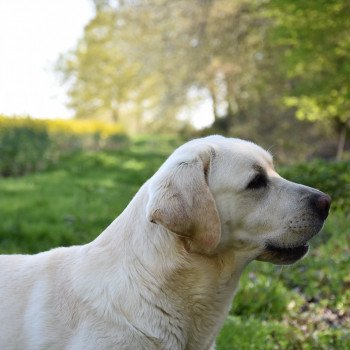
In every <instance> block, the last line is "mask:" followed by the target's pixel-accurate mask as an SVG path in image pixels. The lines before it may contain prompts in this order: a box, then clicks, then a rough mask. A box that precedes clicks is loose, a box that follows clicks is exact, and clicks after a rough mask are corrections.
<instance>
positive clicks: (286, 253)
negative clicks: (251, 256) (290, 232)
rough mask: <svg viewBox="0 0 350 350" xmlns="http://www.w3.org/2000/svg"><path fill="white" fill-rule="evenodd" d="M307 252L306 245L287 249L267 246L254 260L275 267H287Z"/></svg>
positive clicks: (307, 246) (307, 245)
mask: <svg viewBox="0 0 350 350" xmlns="http://www.w3.org/2000/svg"><path fill="white" fill-rule="evenodd" d="M308 250H309V244H308V243H305V244H303V245H300V246H296V247H288V248H284V247H277V246H275V245H272V244H267V246H266V248H265V250H264V251H263V252H262V253H261V254H260V255H259V256H258V257H257V258H256V260H260V261H267V262H271V263H273V264H276V265H289V264H293V263H294V262H296V261H298V260H299V259H301V258H302V257H303V256H305V254H306V253H307V252H308Z"/></svg>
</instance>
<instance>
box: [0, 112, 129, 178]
mask: <svg viewBox="0 0 350 350" xmlns="http://www.w3.org/2000/svg"><path fill="white" fill-rule="evenodd" d="M127 143H128V137H127V136H126V135H125V134H124V133H123V129H122V127H121V126H120V125H119V124H109V123H104V122H101V121H95V120H34V119H30V118H6V117H1V116H0V176H20V175H24V174H28V173H31V172H34V171H37V170H42V169H45V168H46V167H48V165H50V164H52V163H53V162H56V161H57V160H58V158H59V157H60V156H61V155H62V154H67V153H72V152H73V151H77V150H100V149H106V148H108V149H119V148H121V147H123V146H125V145H126V144H127Z"/></svg>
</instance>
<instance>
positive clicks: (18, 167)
mask: <svg viewBox="0 0 350 350" xmlns="http://www.w3.org/2000/svg"><path fill="white" fill-rule="evenodd" d="M50 144H51V142H50V138H49V134H48V132H47V130H46V129H45V127H43V126H42V125H40V124H38V125H35V126H33V125H30V123H27V121H26V120H23V121H22V123H18V124H17V125H8V124H5V123H2V125H1V128H0V175H3V176H10V175H17V176H18V175H24V174H27V173H30V172H33V171H36V170H39V169H43V168H45V166H46V165H47V160H48V153H49V150H50Z"/></svg>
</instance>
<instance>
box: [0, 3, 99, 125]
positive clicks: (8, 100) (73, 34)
mask: <svg viewBox="0 0 350 350" xmlns="http://www.w3.org/2000/svg"><path fill="white" fill-rule="evenodd" d="M92 16H93V7H92V2H91V1H89V0H0V114H1V113H3V114H5V115H13V114H19V115H23V114H29V115H31V116H33V117H37V118H57V117H63V118H67V117H70V116H72V115H73V112H72V111H70V110H68V109H67V108H66V107H65V103H66V100H67V97H66V87H65V86H61V85H60V82H59V79H58V76H57V74H56V73H55V72H54V71H53V66H54V64H55V62H56V60H57V58H58V56H59V54H60V53H63V52H66V51H67V50H69V49H70V48H73V47H74V46H75V44H76V42H77V40H78V39H79V37H81V36H82V34H83V29H84V26H85V24H87V22H88V21H89V20H90V19H91V18H92Z"/></svg>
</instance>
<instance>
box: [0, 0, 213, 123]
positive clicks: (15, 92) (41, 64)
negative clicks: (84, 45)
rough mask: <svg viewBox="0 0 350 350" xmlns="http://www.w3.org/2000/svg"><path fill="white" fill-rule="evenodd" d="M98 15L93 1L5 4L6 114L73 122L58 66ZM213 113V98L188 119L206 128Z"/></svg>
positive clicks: (15, 0) (2, 88)
mask: <svg viewBox="0 0 350 350" xmlns="http://www.w3.org/2000/svg"><path fill="white" fill-rule="evenodd" d="M93 15H94V11H93V5H92V1H91V0H0V115H1V114H4V115H7V116H12V115H30V116H31V117H34V118H71V117H73V115H74V111H72V110H69V109H68V108H67V107H66V104H67V102H68V98H67V94H66V92H67V88H68V87H67V86H66V85H63V84H62V82H61V81H60V79H59V75H58V73H56V72H55V71H54V65H55V62H57V59H58V57H59V55H60V54H62V53H65V52H67V51H68V50H69V49H72V48H74V47H75V45H76V43H77V41H78V39H79V38H80V37H82V36H83V31H84V26H85V25H86V24H87V23H88V22H89V20H90V19H92V17H93ZM211 110H212V107H211V102H210V101H209V100H208V99H207V100H206V101H203V103H202V104H200V105H199V106H197V108H196V109H194V110H191V111H189V110H187V113H186V114H187V116H186V117H187V118H188V119H190V120H191V121H192V123H193V124H194V125H195V126H196V127H198V128H200V127H203V126H206V125H209V124H210V123H211V122H212V121H213V115H212V113H211Z"/></svg>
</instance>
